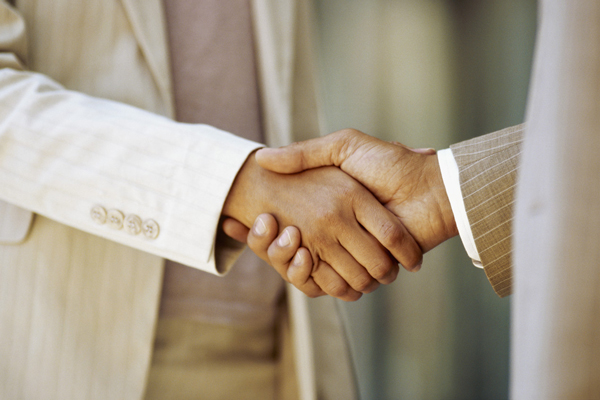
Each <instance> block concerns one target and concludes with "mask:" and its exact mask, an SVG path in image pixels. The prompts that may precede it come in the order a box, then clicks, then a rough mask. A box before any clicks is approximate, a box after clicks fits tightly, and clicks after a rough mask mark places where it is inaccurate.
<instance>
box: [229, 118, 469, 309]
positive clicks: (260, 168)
mask: <svg viewBox="0 0 600 400" xmlns="http://www.w3.org/2000/svg"><path fill="white" fill-rule="evenodd" d="M223 214H224V215H225V216H227V217H229V218H227V219H226V220H225V221H224V223H223V230H224V231H225V233H226V234H227V235H229V236H231V237H232V238H234V239H236V240H238V241H241V242H247V243H248V245H249V247H250V248H251V249H252V250H253V251H254V252H255V253H256V254H257V255H258V256H259V257H261V258H262V259H263V260H265V261H266V262H268V263H269V264H271V265H272V266H273V267H274V268H275V269H276V270H277V272H279V274H280V275H281V276H282V277H283V279H285V280H286V281H288V282H290V283H292V284H293V285H294V286H296V287H297V288H298V289H300V290H301V291H302V292H304V293H305V294H306V295H308V296H310V297H317V296H321V295H324V294H329V295H331V296H334V297H337V298H340V299H342V300H346V301H353V300H357V299H359V298H360V297H361V295H362V293H369V292H372V291H373V290H375V289H376V288H377V287H378V286H379V284H381V283H383V284H388V283H391V282H393V281H394V280H395V279H396V277H397V275H398V273H399V265H398V263H400V265H402V266H403V267H404V268H405V269H407V270H408V271H414V272H416V271H418V270H419V269H420V268H421V264H422V260H423V253H425V252H427V251H428V250H430V249H432V248H434V247H435V246H437V245H438V244H440V243H442V242H443V241H445V240H446V239H449V238H451V237H453V236H456V235H457V234H458V230H457V227H456V223H455V221H454V215H453V214H452V209H451V207H450V202H449V200H448V197H447V195H446V190H445V187H444V183H443V181H442V176H441V173H440V168H439V165H438V160H437V155H436V153H435V150H433V149H410V148H408V147H406V146H404V145H401V144H399V143H395V142H393V143H390V142H385V141H382V140H379V139H376V138H374V137H371V136H368V135H366V134H364V133H362V132H359V131H356V130H352V129H346V130H342V131H338V132H335V133H332V134H330V135H328V136H325V137H322V138H318V139H312V140H308V141H305V142H300V143H295V144H292V145H290V146H286V147H283V148H279V149H261V150H258V151H257V152H256V153H255V154H252V155H251V156H250V157H249V158H248V160H247V161H246V163H245V164H244V166H243V167H242V169H241V170H240V172H239V173H238V176H237V177H236V179H235V182H234V183H233V185H232V188H231V191H230V193H229V196H228V198H227V200H226V202H225V205H224V208H223ZM250 226H251V227H252V228H251V229H249V228H248V227H250Z"/></svg>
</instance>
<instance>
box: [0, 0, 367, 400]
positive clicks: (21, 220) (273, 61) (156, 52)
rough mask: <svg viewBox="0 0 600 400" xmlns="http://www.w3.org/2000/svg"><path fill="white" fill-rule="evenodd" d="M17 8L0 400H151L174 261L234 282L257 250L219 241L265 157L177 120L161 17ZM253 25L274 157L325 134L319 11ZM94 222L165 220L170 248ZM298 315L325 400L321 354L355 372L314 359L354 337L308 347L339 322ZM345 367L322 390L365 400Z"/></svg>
mask: <svg viewBox="0 0 600 400" xmlns="http://www.w3.org/2000/svg"><path fill="white" fill-rule="evenodd" d="M10 3H11V2H7V1H2V2H1V3H0V25H1V26H2V29H1V30H0V46H1V49H0V50H1V51H2V53H1V55H0V63H1V66H2V67H4V68H3V69H2V70H1V71H0V119H1V121H2V124H1V126H0V147H1V148H2V152H1V154H0V186H2V191H0V198H2V200H4V201H5V202H8V203H11V204H13V205H15V206H17V207H18V208H19V209H21V210H27V212H23V213H22V215H20V216H18V217H15V218H7V217H6V215H5V214H2V215H0V224H2V229H0V231H1V232H6V231H7V230H6V229H5V228H6V227H16V228H19V229H16V231H18V232H19V235H12V236H20V233H21V230H20V229H21V227H22V226H25V230H26V231H27V230H29V232H28V235H27V236H26V238H25V241H23V243H21V244H18V243H17V242H18V240H15V237H9V238H8V239H10V240H8V241H7V242H6V243H4V244H2V245H1V246H0V258H1V260H0V266H1V271H0V273H1V276H0V285H2V286H1V287H2V290H1V291H0V315H2V318H0V332H1V333H0V372H1V373H0V379H1V380H2V382H0V398H6V399H15V398H27V399H60V400H65V399H67V400H68V399H103V400H105V399H123V398H125V399H139V398H142V396H143V393H144V389H145V386H146V378H147V372H148V368H149V365H150V357H151V349H152V339H153V335H154V327H155V324H156V321H157V314H158V312H157V310H158V301H159V296H160V288H161V278H162V272H163V263H164V260H163V258H162V257H166V258H171V259H173V260H176V261H179V262H182V263H184V264H187V265H191V266H194V267H196V268H199V269H204V270H206V271H211V272H213V273H218V272H224V271H227V270H228V269H229V268H230V267H231V265H232V264H233V262H234V261H235V260H236V259H237V258H238V257H239V254H240V253H241V250H242V248H241V246H239V245H235V244H233V243H231V241H228V240H226V239H224V238H222V237H220V236H219V235H218V232H217V231H218V230H217V226H218V221H219V217H220V210H221V207H222V203H223V200H224V198H225V196H226V195H227V191H228V189H229V185H230V184H231V182H232V181H233V179H234V177H235V175H236V173H237V171H238V170H239V167H240V166H241V164H242V163H243V162H244V160H245V159H246V157H247V155H248V154H249V153H250V152H251V151H252V150H253V149H255V148H256V147H257V146H259V145H258V144H257V143H254V142H250V141H246V140H244V139H241V138H238V137H236V136H234V135H231V134H229V133H226V132H223V131H221V130H218V129H217V128H214V127H211V126H207V125H189V124H183V123H176V122H173V121H172V120H171V119H169V117H173V115H174V114H173V104H174V101H173V98H172V84H171V79H170V62H169V57H168V46H167V45H168V42H167V38H166V35H165V29H164V28H165V19H164V13H163V8H162V1H161V0H114V1H104V0H89V1H85V2H72V1H67V0H51V1H50V0H28V1H18V2H16V4H17V8H14V7H13V6H11V5H10ZM252 15H253V18H254V22H255V24H254V26H253V28H254V31H255V39H256V55H257V59H258V60H259V62H258V63H257V67H258V72H259V76H260V79H259V85H260V91H261V98H260V100H261V104H262V106H263V114H262V121H264V130H265V133H266V138H267V141H268V143H269V144H270V145H281V144H287V143H289V142H290V141H292V140H294V139H296V138H302V137H305V136H306V135H307V134H310V135H314V134H316V133H317V132H319V125H318V118H317V115H316V99H315V96H314V87H313V84H312V83H313V82H314V79H313V78H314V72H313V71H312V70H311V68H310V65H311V56H310V45H309V43H310V36H309V34H308V33H309V32H308V26H307V23H308V10H307V4H306V2H305V1H292V0H254V1H252ZM74 32H76V34H74ZM22 67H26V68H27V70H26V71H19V70H18V68H22ZM292 67H293V68H292ZM7 68H12V69H7ZM31 71H35V72H31ZM292 99H293V100H292ZM300 128H302V132H301V134H300ZM200 201H201V202H200ZM96 205H103V206H105V207H106V208H107V209H111V208H115V209H117V210H121V211H122V212H123V213H125V214H126V215H128V214H130V213H132V214H136V215H138V216H140V217H142V218H152V219H154V220H155V221H156V222H157V223H158V225H159V226H160V234H159V235H158V237H157V238H156V239H155V240H146V239H142V238H141V237H139V236H132V235H129V234H128V233H126V232H125V231H124V230H123V229H120V230H112V229H111V228H109V227H108V226H106V225H97V224H95V223H94V220H93V218H92V217H93V216H92V215H91V213H90V212H91V210H92V207H94V206H96ZM14 210H15V208H14V207H0V211H1V212H2V213H10V215H11V217H12V216H16V214H13V212H14ZM32 211H33V212H35V213H37V214H38V215H37V216H36V218H35V219H34V221H33V223H32V224H31V212H32ZM5 221H10V224H6V222H5ZM190 221H198V222H197V224H190V223H189V222H190ZM30 224H31V227H30V228H28V227H29V225H30ZM8 231H11V230H10V229H8ZM3 235H4V233H3ZM9 236H11V235H9ZM9 243H10V244H9ZM289 298H290V306H291V310H292V313H291V314H290V316H291V321H290V326H291V328H292V331H293V337H294V343H293V347H294V357H295V360H296V363H297V364H296V365H297V372H298V381H299V384H298V389H299V392H300V393H299V394H300V396H301V398H302V399H315V398H316V397H317V394H316V393H317V389H316V388H317V382H321V381H319V377H321V376H322V374H320V373H319V372H317V371H316V370H315V364H314V363H313V362H312V361H313V360H314V354H313V352H314V349H315V348H319V349H323V350H324V351H327V352H328V353H327V355H325V354H324V355H323V356H324V357H329V359H339V360H345V359H346V358H345V357H347V354H346V355H339V354H336V353H335V351H336V350H341V351H344V350H345V349H344V346H343V345H341V346H337V347H331V346H320V345H319V346H317V345H316V344H315V342H318V341H323V340H332V341H336V342H337V343H343V342H344V340H345V339H344V338H343V337H339V336H338V337H336V338H329V337H327V335H323V336H321V335H318V336H314V335H311V334H310V333H309V331H311V329H313V330H315V331H317V330H320V329H323V328H328V327H329V326H331V327H334V329H332V330H327V331H326V332H335V333H336V334H340V333H342V334H343V331H340V326H339V320H338V319H336V318H323V320H324V321H325V324H324V325H323V326H315V325H312V326H311V324H312V322H313V319H312V316H311V313H310V311H308V312H305V311H307V310H309V309H308V307H307V305H306V303H307V300H306V299H305V298H304V297H302V296H299V295H298V294H297V292H295V291H291V292H290V296H289ZM331 301H332V300H331V299H318V300H316V301H315V302H313V304H315V305H317V308H319V307H318V305H319V304H321V303H323V304H332V303H331ZM303 310H304V311H303ZM300 322H301V323H300ZM328 324H329V325H328ZM339 364H340V365H338V370H339V371H340V372H342V373H340V374H339V375H337V376H338V378H339V380H338V381H336V382H323V384H329V385H340V386H344V387H347V388H349V390H350V391H351V392H352V390H353V379H352V378H353V377H352V376H351V374H348V373H343V372H344V371H346V372H347V371H348V366H347V365H341V364H342V363H339ZM320 384H321V383H319V385H320ZM354 395H355V392H354ZM354 395H353V396H354ZM350 398H351V397H350Z"/></svg>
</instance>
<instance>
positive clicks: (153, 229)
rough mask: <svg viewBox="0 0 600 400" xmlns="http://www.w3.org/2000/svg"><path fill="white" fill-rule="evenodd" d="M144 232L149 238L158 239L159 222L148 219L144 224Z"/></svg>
mask: <svg viewBox="0 0 600 400" xmlns="http://www.w3.org/2000/svg"><path fill="white" fill-rule="evenodd" d="M142 232H143V233H144V236H146V237H147V238H148V239H156V238H157V237H158V233H159V227H158V223H157V222H156V221H155V220H153V219H147V220H145V221H144V223H143V224H142Z"/></svg>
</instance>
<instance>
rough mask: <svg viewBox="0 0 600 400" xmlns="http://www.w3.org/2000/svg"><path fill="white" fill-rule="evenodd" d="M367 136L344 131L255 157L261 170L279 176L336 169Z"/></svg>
mask: <svg viewBox="0 0 600 400" xmlns="http://www.w3.org/2000/svg"><path fill="white" fill-rule="evenodd" d="M368 137H369V136H368V135H366V134H364V133H362V132H359V131H356V130H353V129H345V130H343V131H338V132H334V133H331V134H329V135H327V136H324V137H321V138H316V139H310V140H307V141H304V142H297V143H293V144H291V145H289V146H285V147H280V148H278V149H270V148H263V149H260V150H258V151H257V152H256V156H255V157H256V161H257V162H258V164H259V165H260V166H261V167H263V168H265V169H268V170H270V171H273V172H279V173H282V174H291V173H296V172H301V171H304V170H307V169H311V168H317V167H323V166H328V165H335V166H340V165H341V163H342V162H344V160H345V159H346V158H347V157H348V156H349V155H350V154H352V153H353V151H354V149H355V148H356V147H357V145H358V143H359V142H360V141H361V140H364V139H366V138H368Z"/></svg>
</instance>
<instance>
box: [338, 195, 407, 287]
mask: <svg viewBox="0 0 600 400" xmlns="http://www.w3.org/2000/svg"><path fill="white" fill-rule="evenodd" d="M376 207H383V206H381V205H379V204H378V205H376ZM340 244H341V245H342V246H343V247H344V248H345V249H346V250H347V251H348V252H349V253H350V254H351V255H352V257H353V258H354V259H355V260H356V262H357V263H359V264H360V265H362V266H363V267H364V269H365V270H366V272H367V273H368V274H369V276H371V277H372V278H373V279H374V280H375V281H376V282H379V283H383V284H389V283H392V282H394V281H395V280H396V278H397V277H398V272H399V270H400V268H399V267H398V262H397V261H396V260H395V259H392V257H390V255H389V253H388V251H387V250H386V249H385V247H383V245H382V244H381V243H379V241H378V240H377V239H376V238H375V237H374V236H373V235H371V234H370V233H369V232H367V231H366V230H365V229H364V228H363V227H362V226H360V225H359V224H358V223H356V227H353V228H351V229H346V230H344V234H343V235H342V236H341V237H340ZM332 265H337V264H333V263H332ZM336 269H337V268H336ZM353 287H354V288H355V289H356V287H355V286H353ZM361 292H363V293H366V292H365V291H364V290H361Z"/></svg>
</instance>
